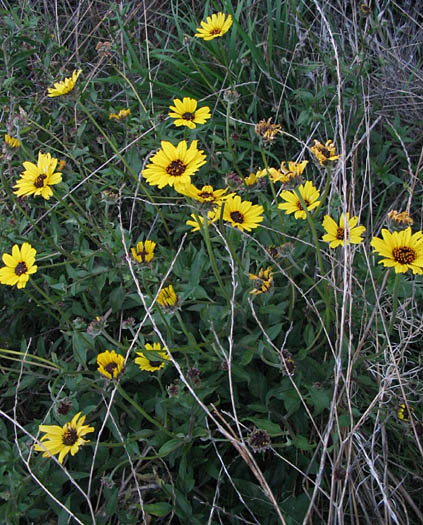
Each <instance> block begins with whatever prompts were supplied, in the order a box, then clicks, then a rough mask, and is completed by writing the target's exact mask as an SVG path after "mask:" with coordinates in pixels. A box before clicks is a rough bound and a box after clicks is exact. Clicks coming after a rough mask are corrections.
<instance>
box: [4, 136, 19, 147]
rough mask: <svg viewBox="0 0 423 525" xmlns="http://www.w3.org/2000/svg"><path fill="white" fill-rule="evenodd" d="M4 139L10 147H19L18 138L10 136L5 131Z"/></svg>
mask: <svg viewBox="0 0 423 525" xmlns="http://www.w3.org/2000/svg"><path fill="white" fill-rule="evenodd" d="M4 141H5V142H6V144H7V145H8V146H10V147H11V148H19V146H20V145H21V141H20V140H19V139H14V138H13V137H10V136H9V135H8V134H7V133H6V135H5V136H4Z"/></svg>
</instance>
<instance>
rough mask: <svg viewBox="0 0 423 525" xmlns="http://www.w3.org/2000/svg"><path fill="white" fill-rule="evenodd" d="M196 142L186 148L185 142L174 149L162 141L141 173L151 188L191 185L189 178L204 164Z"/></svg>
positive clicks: (171, 145) (204, 161)
mask: <svg viewBox="0 0 423 525" xmlns="http://www.w3.org/2000/svg"><path fill="white" fill-rule="evenodd" d="M197 143H198V140H193V141H192V143H191V145H190V147H189V148H188V145H187V142H186V140H182V141H181V142H179V144H178V145H177V146H176V147H175V146H174V145H173V144H172V143H171V142H167V141H165V140H162V142H161V146H162V149H160V150H159V151H158V152H157V153H155V154H154V155H153V156H152V157H151V163H150V164H148V165H147V167H146V168H145V170H144V171H143V172H142V174H143V177H144V178H145V179H146V181H147V182H148V183H149V184H151V185H152V186H158V187H159V188H160V189H161V188H164V187H165V186H166V185H169V186H178V187H180V186H181V185H183V184H190V183H191V176H192V175H194V173H195V172H196V171H198V170H199V169H200V167H201V166H202V165H203V164H205V163H206V156H205V154H204V152H203V150H198V149H197Z"/></svg>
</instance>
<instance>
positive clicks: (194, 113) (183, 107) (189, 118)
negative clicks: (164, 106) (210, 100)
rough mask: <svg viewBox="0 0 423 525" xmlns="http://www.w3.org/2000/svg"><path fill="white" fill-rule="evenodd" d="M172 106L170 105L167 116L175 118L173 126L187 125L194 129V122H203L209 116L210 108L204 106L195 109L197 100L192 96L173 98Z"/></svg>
mask: <svg viewBox="0 0 423 525" xmlns="http://www.w3.org/2000/svg"><path fill="white" fill-rule="evenodd" d="M173 103H174V104H175V105H174V106H170V107H169V109H170V110H171V112H170V113H169V117H172V118H174V119H176V120H175V122H174V124H175V126H187V127H188V128H190V129H194V128H195V125H196V124H204V123H205V122H206V120H208V119H209V118H211V114H210V108H209V107H208V106H204V107H202V108H198V109H197V101H196V100H195V99H194V98H189V97H184V99H183V100H180V99H179V98H175V99H174V101H173Z"/></svg>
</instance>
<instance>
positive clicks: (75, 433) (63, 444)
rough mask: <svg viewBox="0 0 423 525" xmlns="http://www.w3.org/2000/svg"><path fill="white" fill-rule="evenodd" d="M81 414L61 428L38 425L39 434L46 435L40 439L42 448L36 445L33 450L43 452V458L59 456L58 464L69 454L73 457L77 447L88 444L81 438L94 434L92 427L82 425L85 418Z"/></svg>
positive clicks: (87, 441)
mask: <svg viewBox="0 0 423 525" xmlns="http://www.w3.org/2000/svg"><path fill="white" fill-rule="evenodd" d="M81 413H82V412H78V414H76V415H75V416H74V417H73V419H72V421H69V422H68V423H65V425H64V426H63V427H60V426H58V425H40V426H39V429H40V432H45V433H46V434H45V435H44V436H43V437H42V438H41V440H40V441H41V443H42V445H43V446H41V445H38V444H36V445H35V446H34V448H35V450H38V451H39V452H44V454H43V457H45V458H46V457H49V456H55V455H56V454H59V458H58V460H59V463H63V460H64V459H65V457H66V456H67V454H69V452H70V453H71V455H72V456H74V455H75V454H76V453H77V452H78V450H79V447H81V446H82V445H84V444H85V443H89V440H85V439H83V436H85V435H86V434H89V433H90V432H94V427H89V426H88V425H84V421H85V416H81Z"/></svg>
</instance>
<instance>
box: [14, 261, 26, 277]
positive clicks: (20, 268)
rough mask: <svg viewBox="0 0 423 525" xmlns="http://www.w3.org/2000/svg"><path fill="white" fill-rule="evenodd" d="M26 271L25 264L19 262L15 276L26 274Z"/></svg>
mask: <svg viewBox="0 0 423 525" xmlns="http://www.w3.org/2000/svg"><path fill="white" fill-rule="evenodd" d="M27 271H28V268H27V266H26V264H25V263H24V262H23V261H21V262H20V263H18V264H17V265H16V267H15V274H16V275H23V274H24V273H26V272H27Z"/></svg>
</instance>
